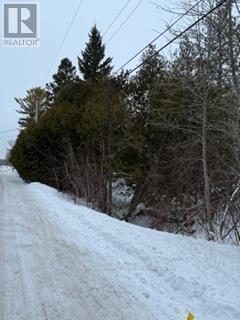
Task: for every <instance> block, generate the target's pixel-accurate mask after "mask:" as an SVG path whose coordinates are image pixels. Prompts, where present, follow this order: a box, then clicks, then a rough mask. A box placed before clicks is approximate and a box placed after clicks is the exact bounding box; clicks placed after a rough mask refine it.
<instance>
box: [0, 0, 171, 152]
mask: <svg viewBox="0 0 240 320" xmlns="http://www.w3.org/2000/svg"><path fill="white" fill-rule="evenodd" d="M15 2H16V3H21V2H22V3H26V2H31V1H19V0H16V1H15ZM33 2H34V1H33ZM79 2H80V0H69V1H66V0H65V1H60V0H50V1H49V0H41V1H40V17H41V20H40V26H41V45H40V47H39V48H19V49H17V48H3V47H0V70H1V73H0V84H1V94H0V131H5V130H10V129H15V128H17V127H18V125H17V121H18V114H17V113H16V111H15V110H16V109H17V105H16V103H15V102H14V97H24V96H25V93H26V90H27V89H30V88H32V87H33V86H43V85H44V84H45V80H46V79H45V78H46V74H47V71H48V69H49V67H50V65H51V62H52V60H53V58H54V56H55V54H56V51H57V49H58V47H59V45H60V43H61V41H62V39H63V36H64V34H65V32H66V29H67V27H68V26H69V23H70V21H71V19H72V17H73V14H74V12H75V11H76V8H77V7H78V4H79ZM138 2H139V0H131V2H130V4H129V6H128V7H127V9H126V10H125V11H124V13H123V14H122V15H121V17H120V18H119V20H118V21H117V23H116V24H114V26H113V27H112V28H111V29H110V30H109V32H108V33H107V35H106V37H105V38H104V40H105V41H107V40H108V39H109V38H110V37H111V35H112V34H113V33H114V31H115V30H116V29H117V28H118V27H119V26H120V24H121V23H122V22H123V20H124V19H125V18H126V17H127V16H128V14H129V13H130V12H131V11H132V10H133V8H134V7H135V6H136V5H137V3H138ZM156 2H158V3H160V4H161V5H162V6H168V5H169V1H167V0H159V1H157V0H156ZM1 3H3V1H1ZM124 3H126V0H121V1H113V0H101V1H100V0H98V1H97V0H95V1H94V0H85V1H84V2H83V5H82V7H81V9H80V11H79V13H78V16H77V18H76V20H75V22H74V25H73V26H72V29H71V32H70V34H69V36H68V38H67V40H66V41H65V44H64V47H63V48H62V50H61V52H60V54H59V56H58V59H57V61H56V62H55V65H54V67H53V69H52V72H51V74H53V73H54V72H55V71H56V68H57V66H58V65H59V62H60V60H61V59H62V58H64V57H68V58H70V59H71V60H72V61H73V63H74V64H75V65H77V56H78V55H80V53H81V50H82V49H84V46H85V42H86V41H87V40H88V33H89V30H90V28H91V27H92V26H93V24H94V23H96V24H97V26H98V28H99V29H100V31H101V32H103V31H105V29H106V28H107V27H108V26H109V24H110V23H111V22H112V20H113V18H114V17H115V16H116V14H117V13H118V12H119V10H120V9H121V8H122V7H123V5H124ZM172 3H174V2H172ZM0 10H1V15H2V5H1V9H0ZM171 18H173V17H172V16H169V15H166V13H165V14H164V13H163V12H162V11H160V10H157V9H156V7H155V6H154V5H153V4H151V2H150V1H148V0H144V1H143V3H142V4H141V6H140V7H139V8H138V9H137V11H136V12H135V13H134V15H133V16H132V17H131V18H130V20H129V21H128V22H127V23H126V24H125V26H124V27H123V28H122V29H121V31H120V32H119V33H118V34H117V35H116V37H115V38H114V39H113V40H112V41H111V42H110V43H109V45H107V47H106V53H107V55H110V56H112V57H113V59H114V60H113V63H114V66H115V68H118V67H120V66H121V65H122V64H123V63H124V62H125V61H126V60H128V59H129V58H130V57H131V56H132V55H134V54H135V53H136V52H137V51H138V50H139V49H141V48H142V47H143V46H145V45H146V44H147V43H148V42H149V41H151V40H152V39H153V38H154V37H155V36H156V33H155V32H154V31H153V30H159V31H161V30H162V29H163V28H164V27H165V26H166V21H167V22H169V21H170V19H171ZM1 28H2V26H1ZM1 40H2V39H1ZM165 42H166V39H164V38H162V39H161V40H159V41H158V42H157V46H158V47H160V46H161V45H162V44H164V43H165ZM137 62H138V60H136V61H134V62H133V63H132V66H135V65H136V64H137ZM130 66H131V65H130ZM50 79H51V76H50V77H48V79H47V81H49V80H50ZM16 135H17V132H12V133H5V134H0V158H1V157H3V156H4V155H5V153H6V147H7V145H8V141H10V140H13V139H14V138H15V137H16Z"/></svg>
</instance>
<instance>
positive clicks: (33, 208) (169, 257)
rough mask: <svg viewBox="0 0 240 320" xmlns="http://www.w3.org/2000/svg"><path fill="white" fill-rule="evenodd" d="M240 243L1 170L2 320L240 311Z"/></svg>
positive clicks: (145, 319)
mask: <svg viewBox="0 0 240 320" xmlns="http://www.w3.org/2000/svg"><path fill="white" fill-rule="evenodd" d="M239 262H240V250H239V248H236V247H231V246H221V245H217V244H214V243H208V242H205V241H196V240H192V239H189V238H184V237H180V236H174V235H169V234H165V233H160V232H156V231H152V230H147V229H143V228H140V227H136V226H133V225H129V224H126V223H124V222H120V221H117V220H114V219H111V218H109V217H107V216H105V215H103V214H100V213H96V212H95V211H93V210H90V209H87V208H85V207H83V206H77V205H74V204H72V203H70V202H68V201H67V200H65V199H63V198H62V197H61V196H60V195H59V194H58V193H57V192H56V191H55V190H53V189H51V188H49V187H47V186H43V185H41V184H38V183H34V184H30V185H27V184H25V183H24V182H22V180H21V179H20V178H19V177H18V175H17V174H16V173H13V172H11V170H10V169H8V168H1V169H0V319H1V320H40V319H41V320H55V319H60V320H95V319H96V320H103V319H106V320H108V319H109V320H110V319H111V320H122V319H126V320H153V319H154V320H157V319H158V320H165V319H166V320H185V319H186V318H187V313H188V312H189V311H192V312H193V313H194V314H195V315H196V319H197V320H229V319H239V318H240V264H239Z"/></svg>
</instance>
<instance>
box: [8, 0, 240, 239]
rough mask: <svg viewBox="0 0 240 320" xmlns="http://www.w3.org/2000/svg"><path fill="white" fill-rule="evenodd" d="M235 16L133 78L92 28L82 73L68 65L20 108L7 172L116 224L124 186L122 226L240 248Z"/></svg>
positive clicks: (151, 56) (197, 30) (215, 22)
mask: <svg viewBox="0 0 240 320" xmlns="http://www.w3.org/2000/svg"><path fill="white" fill-rule="evenodd" d="M215 4H216V1H213V0H208V1H206V2H204V4H199V5H198V6H197V7H196V8H195V9H194V11H193V12H192V16H193V17H196V16H199V15H201V14H204V13H206V12H207V11H208V10H209V9H211V8H212V7H213V6H214V5H215ZM189 6H190V3H187V2H186V3H184V7H183V9H185V10H187V9H188V8H189ZM236 6H237V4H236V5H235V3H234V5H233V2H232V1H228V3H227V5H226V6H222V7H221V8H219V9H218V10H217V11H215V12H214V13H213V14H211V15H210V16H208V17H207V18H206V19H205V20H203V21H202V22H201V23H199V24H198V25H197V26H195V27H194V28H192V29H191V30H190V31H189V32H188V33H187V34H186V35H184V36H183V37H181V38H180V41H179V43H178V47H177V49H176V50H175V53H174V54H173V55H171V57H170V55H169V54H168V53H167V54H165V55H161V54H160V53H159V52H158V51H157V49H156V47H155V45H153V44H152V45H149V47H148V48H147V49H146V50H145V52H144V53H143V55H142V57H141V62H143V63H142V66H141V67H140V68H139V69H138V70H137V72H136V73H135V74H133V75H129V72H128V70H125V71H122V72H121V73H120V74H118V75H116V74H114V73H113V64H112V58H110V57H106V54H105V46H104V44H103V41H102V37H101V34H100V32H99V31H98V29H97V27H96V26H94V27H93V28H92V30H91V32H90V34H89V41H88V43H87V44H86V48H85V50H84V51H82V54H81V56H80V57H78V68H77V67H75V66H74V65H73V64H72V62H71V61H70V60H69V59H68V58H65V59H63V60H62V61H61V63H60V65H59V67H58V70H57V73H56V74H54V75H53V77H52V81H51V82H50V83H48V84H47V85H46V88H40V87H39V88H32V89H30V90H29V91H28V92H27V96H26V97H25V98H23V99H20V98H16V101H17V103H18V104H19V110H18V112H19V113H20V114H22V115H23V117H22V118H21V119H20V120H19V125H20V127H21V132H20V134H19V136H18V138H17V141H16V144H15V146H14V147H13V148H12V150H11V155H10V161H11V163H12V164H13V166H14V167H15V168H16V169H17V170H18V172H19V174H20V176H21V177H22V178H23V179H24V180H26V181H39V182H42V183H45V184H48V185H50V186H53V187H55V188H57V189H58V190H61V191H66V192H68V193H70V194H72V195H75V196H76V197H77V198H83V199H85V201H86V202H87V203H89V204H91V205H92V206H94V207H95V208H97V209H99V210H100V211H103V212H105V213H107V214H109V215H112V216H116V215H117V210H118V208H117V207H116V205H115V203H114V196H113V193H114V190H113V189H114V183H115V182H116V181H118V180H119V179H122V180H123V181H124V182H125V183H126V185H127V186H128V187H129V188H131V190H132V196H131V200H130V201H129V203H128V205H127V207H126V208H125V210H124V212H123V214H122V216H121V218H122V219H125V220H126V221H130V220H131V219H133V217H135V216H136V215H139V214H143V215H146V216H148V217H151V219H152V221H153V227H155V228H159V229H162V230H168V231H172V232H179V233H187V234H196V235H197V234H199V233H204V234H205V235H206V237H207V238H208V239H214V240H220V241H224V240H227V239H228V240H231V241H234V242H236V243H239V241H240V234H239V219H240V214H239V210H238V188H240V187H239V183H240V177H239V175H240V157H239V156H240V150H239V146H240V141H239V138H240V135H239V133H240V132H239V99H240V96H239V95H240V85H239V62H240V61H239V42H240V31H239V30H240V29H239V27H240V25H239V22H238V16H237V14H236V9H237V7H236Z"/></svg>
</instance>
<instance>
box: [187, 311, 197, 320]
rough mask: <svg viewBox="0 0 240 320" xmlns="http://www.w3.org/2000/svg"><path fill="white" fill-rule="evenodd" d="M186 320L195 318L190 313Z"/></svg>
mask: <svg viewBox="0 0 240 320" xmlns="http://www.w3.org/2000/svg"><path fill="white" fill-rule="evenodd" d="M187 320H195V317H194V315H193V314H192V313H191V312H190V313H189V315H188V318H187Z"/></svg>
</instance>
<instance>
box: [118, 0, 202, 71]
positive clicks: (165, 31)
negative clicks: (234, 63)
mask: <svg viewBox="0 0 240 320" xmlns="http://www.w3.org/2000/svg"><path fill="white" fill-rule="evenodd" d="M201 2H204V1H203V0H199V1H198V2H197V3H195V5H194V6H192V7H191V8H190V9H189V10H187V11H186V12H185V13H184V14H182V15H181V16H180V17H179V18H178V19H176V20H175V21H174V22H173V23H171V24H170V25H169V26H168V27H167V29H165V30H164V31H163V32H161V33H160V34H159V35H158V36H157V37H155V38H154V39H153V40H152V41H151V42H149V43H148V44H147V45H146V46H145V47H144V48H142V49H141V50H139V51H138V52H137V53H136V54H135V55H134V56H133V57H132V58H131V59H129V60H128V61H127V62H126V63H124V65H123V66H122V67H121V68H119V69H118V70H117V71H116V73H118V72H119V71H120V70H121V69H123V68H124V67H126V66H127V65H128V64H129V63H130V62H132V61H133V60H134V59H136V58H137V57H138V56H139V55H140V54H141V53H142V52H143V51H144V50H146V49H147V48H148V47H149V46H150V45H151V44H153V43H154V42H156V41H157V40H158V39H159V38H160V37H162V36H163V35H164V34H165V33H167V32H168V31H169V30H170V29H171V28H172V27H174V26H175V25H176V24H177V23H178V22H179V21H180V20H182V19H183V18H184V17H185V16H186V15H188V14H189V13H190V12H191V11H192V10H193V9H195V7H196V6H197V5H199V4H200V3H201Z"/></svg>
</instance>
